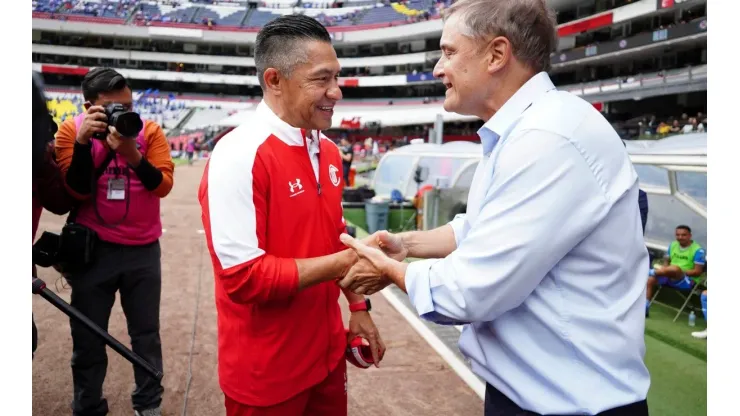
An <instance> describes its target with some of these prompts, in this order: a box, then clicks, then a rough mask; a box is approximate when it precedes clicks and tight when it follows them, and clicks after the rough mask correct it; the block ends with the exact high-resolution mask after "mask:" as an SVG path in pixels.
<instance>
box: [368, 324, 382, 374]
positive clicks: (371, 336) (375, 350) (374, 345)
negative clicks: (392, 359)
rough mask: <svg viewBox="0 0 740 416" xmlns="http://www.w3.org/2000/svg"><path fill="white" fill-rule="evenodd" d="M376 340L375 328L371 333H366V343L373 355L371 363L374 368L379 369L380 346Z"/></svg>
mask: <svg viewBox="0 0 740 416" xmlns="http://www.w3.org/2000/svg"><path fill="white" fill-rule="evenodd" d="M378 338H379V337H378V334H377V330H375V328H373V330H372V331H368V334H367V342H369V343H370V351H371V353H372V355H373V362H374V363H375V367H376V368H377V367H380V344H379V343H378Z"/></svg>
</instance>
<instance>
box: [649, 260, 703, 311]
mask: <svg viewBox="0 0 740 416" xmlns="http://www.w3.org/2000/svg"><path fill="white" fill-rule="evenodd" d="M706 284H707V273H706V272H704V274H702V275H701V280H700V281H698V282H697V283H696V284H695V285H694V287H693V288H692V289H691V291H690V292H689V295H688V296H686V301H685V302H684V303H683V305H682V306H681V309H679V310H678V313H677V314H676V317H675V318H673V322H676V320H677V319H678V317H679V316H681V313H682V312H683V310H684V309H686V305H688V304H689V301H690V300H691V297H692V296H694V295H696V294H697V293H698V292H699V291H700V290H703V289H702V288H704V287H706ZM678 293H679V295H681V296H683V294H682V293H681V291H680V290H679V291H678ZM656 295H657V293H656Z"/></svg>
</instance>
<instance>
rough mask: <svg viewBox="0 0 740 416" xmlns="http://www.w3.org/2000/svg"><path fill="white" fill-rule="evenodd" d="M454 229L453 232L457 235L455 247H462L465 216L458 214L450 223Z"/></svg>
mask: <svg viewBox="0 0 740 416" xmlns="http://www.w3.org/2000/svg"><path fill="white" fill-rule="evenodd" d="M448 224H450V226H451V227H452V231H453V232H454V233H455V246H456V247H460V240H462V235H463V232H464V228H465V214H457V215H455V218H453V219H452V221H450V222H448Z"/></svg>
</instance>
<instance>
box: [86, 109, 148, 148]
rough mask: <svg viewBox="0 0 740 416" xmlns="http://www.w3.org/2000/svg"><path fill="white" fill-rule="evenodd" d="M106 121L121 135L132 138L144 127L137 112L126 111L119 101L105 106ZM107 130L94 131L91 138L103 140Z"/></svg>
mask: <svg viewBox="0 0 740 416" xmlns="http://www.w3.org/2000/svg"><path fill="white" fill-rule="evenodd" d="M105 116H106V117H107V119H106V123H108V125H109V126H113V127H115V128H116V130H117V131H118V134H120V135H121V137H125V138H129V139H133V138H136V136H138V135H139V132H140V131H141V129H143V128H144V122H143V121H142V120H141V117H139V114H138V113H135V112H133V111H127V109H126V106H125V105H123V104H119V103H110V104H108V105H106V106H105ZM107 136H108V132H102V133H94V134H93V136H92V137H93V139H97V140H105V138H106V137H107Z"/></svg>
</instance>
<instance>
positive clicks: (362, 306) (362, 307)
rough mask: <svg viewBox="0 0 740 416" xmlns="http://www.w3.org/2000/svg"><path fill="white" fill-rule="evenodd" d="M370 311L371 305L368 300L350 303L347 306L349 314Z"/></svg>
mask: <svg viewBox="0 0 740 416" xmlns="http://www.w3.org/2000/svg"><path fill="white" fill-rule="evenodd" d="M371 309H372V305H371V304H370V299H368V298H365V301H364V302H357V303H351V304H350V305H349V311H350V312H359V311H368V312H370V310H371Z"/></svg>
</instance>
